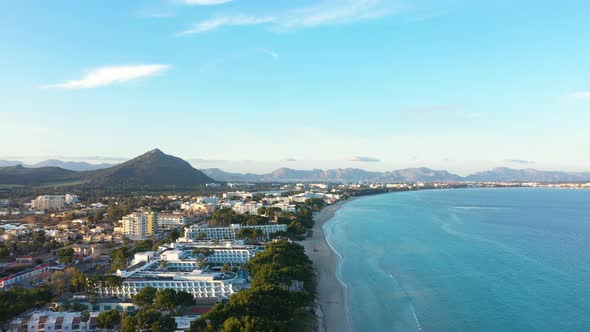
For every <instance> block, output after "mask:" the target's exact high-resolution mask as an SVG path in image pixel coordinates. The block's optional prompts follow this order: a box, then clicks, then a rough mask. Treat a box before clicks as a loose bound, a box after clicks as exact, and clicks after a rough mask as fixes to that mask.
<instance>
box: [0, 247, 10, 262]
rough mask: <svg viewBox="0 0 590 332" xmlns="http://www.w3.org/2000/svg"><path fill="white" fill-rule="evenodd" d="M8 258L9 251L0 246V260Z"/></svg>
mask: <svg viewBox="0 0 590 332" xmlns="http://www.w3.org/2000/svg"><path fill="white" fill-rule="evenodd" d="M8 257H10V250H8V248H6V247H5V246H1V247H0V259H6V258H8Z"/></svg>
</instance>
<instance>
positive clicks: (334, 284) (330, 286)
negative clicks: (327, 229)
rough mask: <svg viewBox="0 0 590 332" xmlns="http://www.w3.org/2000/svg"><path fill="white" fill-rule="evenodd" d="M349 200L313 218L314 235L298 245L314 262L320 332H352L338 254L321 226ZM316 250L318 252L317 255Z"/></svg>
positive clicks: (328, 208)
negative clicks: (339, 273)
mask: <svg viewBox="0 0 590 332" xmlns="http://www.w3.org/2000/svg"><path fill="white" fill-rule="evenodd" d="M349 201H350V200H346V201H340V202H338V203H336V204H333V205H330V206H327V207H325V208H324V209H323V210H322V211H320V212H319V213H317V214H316V215H315V216H314V220H315V225H314V227H313V235H312V236H311V237H310V238H308V239H306V240H305V241H300V242H299V243H300V244H301V245H303V246H304V247H305V252H306V254H307V255H308V256H309V257H310V258H311V260H312V261H313V265H314V268H315V271H316V274H317V282H318V288H317V304H318V308H317V309H316V310H317V316H318V331H321V332H332V331H333V332H343V331H344V332H346V331H350V326H349V323H348V317H347V314H346V295H345V290H344V287H343V286H342V284H341V283H340V281H339V280H338V278H337V277H336V269H337V268H338V260H339V258H338V255H337V254H336V253H334V251H332V249H331V247H330V246H329V245H328V243H327V242H326V237H325V234H324V231H323V230H322V225H324V223H326V222H327V221H328V220H330V219H331V218H332V217H333V216H334V213H335V212H336V210H338V209H339V208H340V207H341V206H342V205H343V204H345V203H347V202H349ZM314 248H317V250H318V251H317V252H314Z"/></svg>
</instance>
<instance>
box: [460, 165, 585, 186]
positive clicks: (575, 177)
mask: <svg viewBox="0 0 590 332" xmlns="http://www.w3.org/2000/svg"><path fill="white" fill-rule="evenodd" d="M465 180H467V181H473V182H489V181H546V182H568V181H572V182H575V181H590V172H559V171H538V170H534V169H530V168H529V169H512V168H506V167H498V168H494V169H492V170H489V171H484V172H477V173H474V174H471V175H469V176H467V177H465Z"/></svg>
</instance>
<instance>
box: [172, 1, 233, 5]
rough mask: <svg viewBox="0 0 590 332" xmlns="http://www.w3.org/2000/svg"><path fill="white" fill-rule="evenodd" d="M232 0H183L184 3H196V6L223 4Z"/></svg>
mask: <svg viewBox="0 0 590 332" xmlns="http://www.w3.org/2000/svg"><path fill="white" fill-rule="evenodd" d="M231 1H232V0H182V2H183V3H184V4H187V5H196V6H211V5H221V4H224V3H228V2H231Z"/></svg>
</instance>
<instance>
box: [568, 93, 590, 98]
mask: <svg viewBox="0 0 590 332" xmlns="http://www.w3.org/2000/svg"><path fill="white" fill-rule="evenodd" d="M570 97H573V98H578V99H590V91H577V92H573V93H571V94H570Z"/></svg>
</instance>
